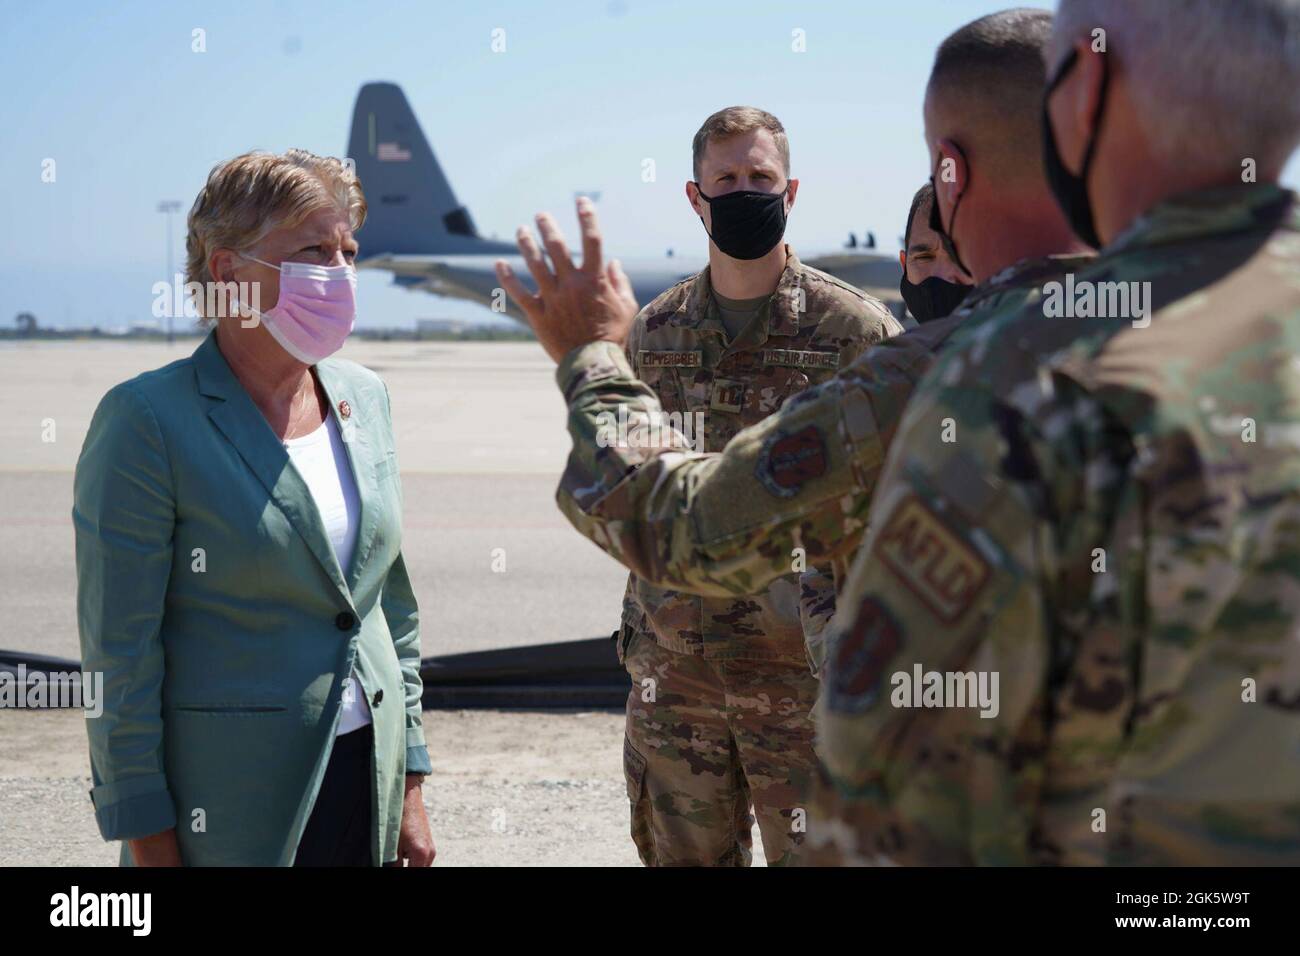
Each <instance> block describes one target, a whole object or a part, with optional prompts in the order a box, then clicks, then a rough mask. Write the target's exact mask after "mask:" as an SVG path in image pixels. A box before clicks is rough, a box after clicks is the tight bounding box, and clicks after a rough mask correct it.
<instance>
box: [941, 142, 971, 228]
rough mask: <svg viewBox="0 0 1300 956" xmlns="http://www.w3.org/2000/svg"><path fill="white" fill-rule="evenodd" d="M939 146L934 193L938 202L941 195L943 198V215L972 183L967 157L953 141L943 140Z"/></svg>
mask: <svg viewBox="0 0 1300 956" xmlns="http://www.w3.org/2000/svg"><path fill="white" fill-rule="evenodd" d="M938 145H939V162H938V163H937V164H936V165H935V167H934V191H935V196H936V200H935V201H936V202H937V201H938V199H937V197H938V196H939V195H942V196H943V199H944V202H943V205H941V206H940V207H939V211H940V212H941V213H942V212H943V209H944V207H945V206H946V207H947V208H948V209H952V207H953V206H955V205H956V204H957V200H958V199H960V198H961V196H962V193H964V192H965V191H966V185H967V184H968V183H969V182H970V167H969V166H967V165H966V157H965V155H964V154H963V153H962V151H961V150H960V149H958V148H957V144H956V143H954V142H953V141H952V140H950V139H941V140H939V144H938ZM940 218H941V219H942V216H941V217H940Z"/></svg>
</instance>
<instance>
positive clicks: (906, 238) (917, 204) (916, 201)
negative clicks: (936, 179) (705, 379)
mask: <svg viewBox="0 0 1300 956" xmlns="http://www.w3.org/2000/svg"><path fill="white" fill-rule="evenodd" d="M931 202H934V187H933V186H931V185H930V184H929V183H926V184H925V185H924V186H922V187H921V188H920V189H918V190H917V191H916V195H915V196H913V197H912V208H911V209H909V210H908V211H907V228H906V229H905V230H903V252H904V253H906V252H907V250H908V249H909V248H911V246H912V222H913V220H915V219H916V214H917V213H918V212H920V211H921V207H922V206H924V205H925V204H926V203H931Z"/></svg>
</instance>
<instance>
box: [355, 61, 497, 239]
mask: <svg viewBox="0 0 1300 956" xmlns="http://www.w3.org/2000/svg"><path fill="white" fill-rule="evenodd" d="M347 154H348V156H349V157H350V158H351V159H352V160H353V161H354V162H355V163H356V169H357V177H358V178H359V179H360V180H361V187H362V189H364V190H365V194H366V204H367V206H368V207H369V212H368V214H367V216H366V222H365V225H363V226H362V227H361V230H360V232H358V233H357V241H358V242H360V243H361V254H362V258H363V259H364V258H366V257H369V256H372V255H380V254H383V253H389V254H393V255H400V254H420V253H425V254H433V255H465V254H506V255H511V254H514V253H515V252H516V250H515V247H514V245H512V244H510V243H505V242H496V241H494V240H491V239H484V238H482V237H480V236H479V234H478V229H477V228H476V227H475V225H474V220H473V218H472V217H471V216H470V214H469V210H468V209H466V208H465V207H464V206H462V205H461V204H460V202H459V201H457V199H456V194H455V193H454V192H453V191H452V188H451V183H449V182H448V181H447V177H446V175H445V174H444V173H443V171H442V167H441V166H439V165H438V160H437V158H436V157H435V156H434V155H433V149H432V148H431V147H430V146H429V141H428V140H427V139H425V136H424V132H423V130H421V129H420V123H419V121H418V120H417V119H416V118H415V113H414V112H412V110H411V104H410V103H408V102H407V100H406V94H405V93H403V92H402V88H401V87H400V86H398V85H397V84H395V83H367V84H366V85H365V86H363V87H361V90H360V92H359V93H357V102H356V105H355V106H354V107H353V110H352V133H351V136H350V138H349V140H348V153H347Z"/></svg>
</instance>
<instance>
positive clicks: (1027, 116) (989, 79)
mask: <svg viewBox="0 0 1300 956" xmlns="http://www.w3.org/2000/svg"><path fill="white" fill-rule="evenodd" d="M1051 32H1052V14H1051V13H1049V12H1048V11H1047V10H1033V9H1029V8H1027V7H1018V8H1016V9H1013V10H1002V11H1000V12H998V13H990V14H989V15H988V16H985V17H980V18H979V19H978V20H975V21H974V22H972V23H968V24H966V25H965V26H964V27H962V28H961V29H960V30H957V31H956V32H955V33H953V34H952V35H951V36H949V37H948V38H947V39H946V40H944V41H943V43H941V44H940V45H939V50H938V52H937V53H936V54H935V58H934V67H933V68H932V69H931V70H930V82H929V85H928V86H927V88H926V97H927V99H929V100H930V103H931V106H932V108H933V109H934V110H935V112H936V113H937V114H938V115H940V116H941V117H942V118H943V121H944V123H945V130H944V131H943V135H944V136H945V137H947V138H951V139H952V140H954V141H955V142H956V143H957V144H958V145H959V146H960V147H961V148H962V150H963V152H965V154H966V158H967V159H969V160H970V161H971V162H972V163H973V164H978V165H979V167H980V169H981V171H983V172H984V173H985V174H986V175H988V176H990V177H991V178H993V179H994V180H995V181H996V182H1000V183H1006V184H1012V183H1019V182H1026V181H1029V180H1030V179H1031V178H1032V179H1033V180H1034V181H1044V180H1045V176H1044V173H1043V159H1042V115H1043V91H1044V90H1045V88H1046V85H1047V76H1046V74H1047V48H1048V43H1049V41H1050V38H1051Z"/></svg>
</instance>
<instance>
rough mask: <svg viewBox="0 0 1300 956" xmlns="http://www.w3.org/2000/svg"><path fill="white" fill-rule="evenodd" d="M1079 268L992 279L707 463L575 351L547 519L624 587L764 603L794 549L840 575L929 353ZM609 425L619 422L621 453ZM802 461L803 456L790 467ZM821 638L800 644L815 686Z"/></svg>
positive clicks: (644, 394)
mask: <svg viewBox="0 0 1300 956" xmlns="http://www.w3.org/2000/svg"><path fill="white" fill-rule="evenodd" d="M1081 261H1082V260H1079V259H1070V258H1064V257H1061V258H1057V257H1051V258H1047V259H1041V260H1032V261H1026V262H1022V263H1020V264H1018V265H1016V266H1013V267H1012V268H1010V269H1007V270H1005V271H1004V272H1003V273H1001V274H1000V275H998V276H995V277H994V278H992V279H990V280H989V281H987V282H986V283H984V284H983V285H981V286H980V287H979V288H977V289H976V290H974V291H973V292H972V293H971V295H970V296H969V297H967V299H966V301H965V302H964V303H963V305H962V308H961V309H960V310H958V312H956V313H954V314H953V315H952V316H950V317H948V318H946V319H940V320H937V321H934V322H927V323H926V324H924V325H922V326H920V327H919V328H916V329H914V330H912V331H909V332H907V333H906V334H903V335H898V336H896V337H894V338H891V339H888V340H887V341H885V342H884V343H883V344H881V345H878V346H876V347H875V348H872V349H870V350H869V351H868V352H866V353H864V354H863V355H862V356H861V357H859V358H858V360H857V361H855V362H854V363H852V364H851V365H850V366H849V367H848V368H846V369H844V370H843V371H841V372H840V373H839V374H838V375H836V376H835V377H834V378H832V379H830V380H829V381H827V382H825V383H823V384H821V385H816V386H813V387H811V388H809V389H808V390H806V391H804V392H801V393H799V394H798V395H796V396H795V397H793V398H792V399H790V400H789V401H787V402H785V404H784V405H783V406H782V407H781V408H780V410H779V411H776V412H774V413H773V414H771V415H770V416H768V417H767V418H765V419H764V420H763V421H762V422H761V423H760V424H758V425H755V426H752V427H750V428H746V429H744V430H743V431H741V432H739V433H738V434H737V435H736V436H735V437H734V438H733V439H732V440H731V441H730V442H728V443H727V445H726V447H725V448H724V449H723V450H722V452H721V453H706V452H697V451H693V450H691V449H690V448H689V445H688V443H687V441H686V439H685V438H684V436H683V435H682V434H680V433H679V432H677V431H674V430H673V429H669V428H655V427H654V425H655V424H656V422H658V421H659V416H660V415H661V413H662V407H661V405H660V403H659V401H658V399H657V397H656V396H655V394H654V392H652V391H651V390H650V389H649V388H647V386H646V385H644V384H643V383H642V382H640V381H638V380H637V378H636V376H635V375H633V373H632V371H631V368H630V366H629V364H628V362H627V359H626V358H625V356H624V354H623V352H622V350H620V349H619V348H618V347H616V346H614V345H611V344H610V343H608V342H593V343H591V344H589V345H585V346H583V347H581V348H578V349H575V350H574V351H573V352H571V353H570V354H569V355H568V356H566V357H565V359H564V361H563V362H562V363H561V364H560V367H559V368H558V369H557V371H556V379H557V381H558V382H559V384H560V388H561V389H562V390H563V392H564V395H565V398H566V401H567V402H568V405H569V432H570V435H571V436H572V439H573V451H572V452H571V454H570V456H569V461H568V465H567V467H566V469H565V473H564V476H563V477H562V479H561V481H560V486H559V489H558V490H557V493H556V499H557V502H558V504H559V506H560V509H561V510H562V511H563V512H564V513H565V515H566V516H567V517H568V519H569V521H570V522H571V523H572V524H573V526H574V527H575V528H577V529H578V531H580V532H581V533H582V534H583V535H585V536H586V537H588V538H590V539H591V540H592V541H593V542H595V543H596V544H597V545H599V546H600V547H601V548H602V549H604V550H605V551H606V552H608V553H609V554H610V555H612V556H613V557H614V558H616V559H617V560H618V561H620V562H621V563H623V564H624V565H626V566H627V567H629V568H631V569H632V570H633V571H634V572H635V573H636V575H637V576H638V577H640V578H642V579H644V580H645V581H648V582H650V583H652V584H658V585H661V586H664V587H670V588H676V589H678V590H683V591H690V592H692V593H696V594H703V595H706V596H709V597H720V598H727V597H734V596H739V595H748V594H754V593H757V592H760V591H762V590H763V589H764V588H765V587H767V586H768V585H769V584H771V583H772V582H773V581H775V580H777V579H778V578H780V577H782V576H784V575H788V574H789V573H790V569H791V565H792V561H793V560H794V558H795V557H796V549H801V551H800V552H799V553H802V554H803V555H805V556H806V559H807V562H808V565H809V566H810V567H812V566H814V565H815V566H818V567H830V566H832V565H834V566H835V567H837V568H847V561H848V558H849V557H851V556H852V555H853V553H854V552H855V551H856V550H857V547H858V544H859V543H860V541H861V537H862V534H863V531H864V529H865V528H866V523H867V509H868V505H869V503H870V501H871V494H872V491H873V489H874V488H875V482H876V478H877V476H878V475H879V472H880V468H881V465H882V464H883V462H884V458H885V450H886V448H887V446H888V443H889V441H890V439H891V438H892V437H893V434H894V430H895V428H896V427H897V424H898V421H899V420H900V418H901V415H902V409H903V405H904V403H905V402H906V401H907V398H908V396H909V395H910V393H911V390H912V387H913V385H914V384H915V382H916V381H917V380H918V379H919V378H920V377H921V375H922V374H923V373H924V372H925V370H926V369H928V368H929V367H930V365H931V363H932V362H933V360H934V352H935V350H936V349H938V348H940V347H941V346H942V345H943V343H944V342H945V341H946V340H947V339H948V337H949V336H950V335H951V334H952V332H953V331H954V330H955V329H956V328H957V327H958V325H960V324H961V323H962V322H963V321H965V320H966V319H967V318H968V317H976V316H980V317H982V316H993V315H998V314H1001V313H1003V312H1006V311H1009V310H1013V309H1016V308H1019V307H1020V306H1021V305H1023V304H1024V302H1025V301H1026V299H1027V298H1029V297H1030V296H1033V295H1036V294H1037V290H1038V288H1039V286H1040V284H1041V282H1042V281H1043V280H1044V279H1045V278H1046V277H1050V276H1054V275H1059V274H1061V273H1063V272H1065V271H1067V270H1069V269H1071V268H1075V267H1077V266H1078V265H1079V264H1081ZM980 321H982V319H981V320H980ZM620 415H621V416H622V420H625V421H627V422H631V423H632V427H631V428H624V429H623V431H624V434H623V436H622V437H623V438H625V439H628V440H625V441H621V442H620V441H617V440H616V439H617V437H618V435H617V434H616V431H617V430H616V429H615V428H614V424H615V423H616V422H618V421H620V418H619V416H620ZM638 429H639V431H638ZM801 449H812V450H813V451H814V455H813V456H812V457H811V458H808V457H805V458H802V459H800V458H798V457H797V456H796V454H795V452H798V451H799V450H801ZM819 636H820V635H819V634H818V633H816V632H815V631H810V633H809V634H808V638H809V646H808V648H807V653H808V656H809V659H810V663H811V664H812V665H813V670H814V672H816V671H818V670H819V669H820V661H821V657H822V655H821V645H820V642H819Z"/></svg>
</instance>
